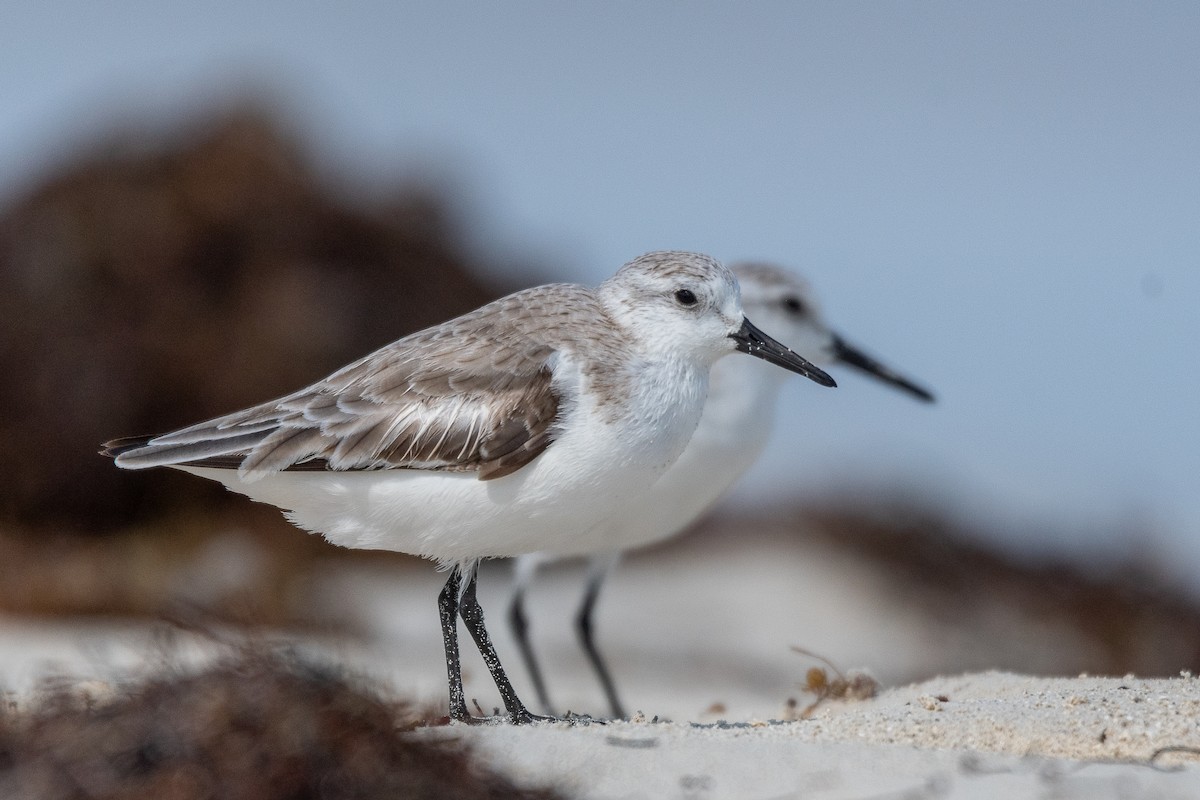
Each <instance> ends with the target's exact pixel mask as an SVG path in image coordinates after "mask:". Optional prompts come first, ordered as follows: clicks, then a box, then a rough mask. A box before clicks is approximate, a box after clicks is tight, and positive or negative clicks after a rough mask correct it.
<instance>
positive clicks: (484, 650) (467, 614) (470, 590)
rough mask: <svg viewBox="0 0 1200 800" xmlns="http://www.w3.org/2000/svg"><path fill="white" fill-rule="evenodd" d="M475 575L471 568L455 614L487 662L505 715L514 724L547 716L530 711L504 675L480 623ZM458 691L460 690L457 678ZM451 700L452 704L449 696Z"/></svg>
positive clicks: (485, 630) (481, 619)
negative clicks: (464, 625) (460, 619)
mask: <svg viewBox="0 0 1200 800" xmlns="http://www.w3.org/2000/svg"><path fill="white" fill-rule="evenodd" d="M475 578H476V575H475V571H474V570H472V571H471V576H470V577H469V578H468V579H467V586H466V588H465V589H464V590H463V592H462V595H461V597H460V598H459V604H458V613H459V615H460V616H461V617H462V621H463V622H464V623H466V626H467V631H469V632H470V634H471V638H472V639H474V640H475V646H476V647H478V648H479V654H480V655H481V656H483V663H484V664H485V665H487V668H488V672H490V673H492V680H493V681H495V682H496V688H497V689H499V690H500V698H501V699H502V700H503V701H504V707H505V708H506V709H507V710H508V715H509V717H511V718H512V721H513V723H515V724H517V725H522V724H524V723H527V722H534V721H536V720H541V719H551V718H550V717H539V716H538V715H536V714H533V713H530V711H529V709H527V708H526V707H525V704H524V703H522V702H521V698H519V697H517V693H516V691H515V690H514V689H513V687H512V683H510V682H509V680H508V676H507V675H505V674H504V667H502V666H501V665H500V657H499V656H497V655H496V648H495V647H493V646H492V640H491V638H490V637H489V636H488V632H487V628H485V627H484V625H483V609H482V608H480V607H479V600H478V598H476V596H475ZM459 691H460V692H461V691H462V688H461V681H460V687H459ZM451 692H452V693H453V680H452V681H451ZM451 703H453V699H452V700H451ZM464 707H465V704H464Z"/></svg>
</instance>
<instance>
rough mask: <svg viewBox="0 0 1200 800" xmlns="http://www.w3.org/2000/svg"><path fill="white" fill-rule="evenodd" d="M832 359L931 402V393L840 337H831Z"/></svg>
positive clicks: (835, 335)
mask: <svg viewBox="0 0 1200 800" xmlns="http://www.w3.org/2000/svg"><path fill="white" fill-rule="evenodd" d="M832 347H833V357H834V358H836V359H837V360H838V361H841V362H842V363H844V364H849V365H850V366H852V367H857V368H858V369H861V370H862V371H863V372H866V373H868V374H870V375H874V376H875V377H876V378H879V380H881V381H883V382H884V383H890V384H891V385H892V386H895V387H896V388H897V389H903V390H904V391H906V392H908V393H909V394H911V395H913V396H914V397H918V398H920V399H921V400H924V401H925V402H926V403H932V402H933V393H932V392H930V391H929V390H928V389H926V388H925V387H923V386H918V385H917V384H915V383H913V382H912V381H910V380H909V379H908V378H906V377H904V376H903V375H901V374H899V373H897V372H894V371H892V370H891V369H890V368H888V367H885V366H884V365H883V364H880V363H879V362H878V361H876V360H875V359H873V358H871V357H870V356H868V355H867V354H866V353H864V352H862V351H861V350H858V349H856V348H854V347H851V346H850V345H848V344H846V342H845V341H844V340H843V339H842V337H840V336H838V335H837V334H834V336H833V345H832Z"/></svg>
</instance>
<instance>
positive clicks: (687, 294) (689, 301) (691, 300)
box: [675, 289, 696, 306]
mask: <svg viewBox="0 0 1200 800" xmlns="http://www.w3.org/2000/svg"><path fill="white" fill-rule="evenodd" d="M675 299H676V300H678V301H679V304H680V305H681V306H694V305H696V294H695V292H693V291H692V290H691V289H680V290H679V291H677V292H676V293H675Z"/></svg>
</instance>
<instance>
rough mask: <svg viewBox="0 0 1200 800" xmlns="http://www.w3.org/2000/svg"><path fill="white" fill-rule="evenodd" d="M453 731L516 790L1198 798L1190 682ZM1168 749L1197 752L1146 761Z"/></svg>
mask: <svg viewBox="0 0 1200 800" xmlns="http://www.w3.org/2000/svg"><path fill="white" fill-rule="evenodd" d="M939 697H943V698H946V699H945V700H942V699H938V698H939ZM434 735H445V732H443V731H439V732H435V733H434ZM453 735H456V736H460V737H462V738H463V739H464V740H465V741H467V742H469V743H471V744H472V745H473V746H475V747H476V748H477V749H478V750H479V751H480V752H481V753H482V754H484V755H486V757H487V759H488V760H489V762H490V763H492V764H493V765H495V766H497V767H499V768H501V769H504V770H505V771H507V772H509V773H510V774H512V775H513V776H514V777H516V778H517V779H518V780H521V781H525V782H529V783H531V784H543V785H544V784H545V783H546V782H547V781H549V782H550V783H552V784H553V785H556V786H560V787H562V788H563V789H565V790H566V791H567V792H569V793H571V794H572V795H575V796H579V797H588V798H668V797H679V798H709V799H711V800H717V798H746V799H747V800H749V799H750V798H792V797H795V798H808V797H820V798H865V797H871V798H875V797H889V798H890V797H895V798H925V797H928V798H935V797H937V798H949V797H954V798H958V797H962V798H992V797H995V798H1014V797H1055V798H1075V797H1078V798H1106V797H1113V798H1117V797H1120V798H1141V797H1146V798H1150V797H1157V798H1168V797H1170V798H1185V797H1189V798H1190V797H1200V680H1197V679H1195V678H1190V677H1189V678H1179V679H1159V680H1137V679H1097V678H1052V679H1047V678H1032V677H1027V676H1021V675H1013V674H1007V673H997V672H993V673H982V674H972V675H963V676H959V677H953V678H938V679H935V680H931V681H927V682H925V683H921V684H916V685H912V686H906V687H903V688H899V689H893V690H890V691H887V692H885V693H884V694H882V695H881V696H880V697H878V698H877V699H875V700H870V701H864V702H856V703H840V702H839V703H829V704H826V705H824V706H823V707H821V708H820V709H819V710H818V711H817V713H816V714H815V715H814V717H813V718H812V719H809V720H802V721H798V722H790V723H751V724H750V725H749V726H743V725H735V726H734V727H722V726H708V727H695V726H693V725H689V724H686V723H669V724H651V723H647V722H641V723H617V724H609V725H603V726H600V725H594V726H589V727H568V726H564V725H542V726H538V727H535V728H533V729H520V728H514V727H512V726H496V727H485V728H483V727H480V728H470V727H466V726H454V728H453ZM1170 747H1178V748H1192V749H1193V750H1194V751H1195V752H1190V753H1178V752H1177V753H1173V754H1166V753H1164V754H1159V755H1158V756H1157V757H1156V756H1155V754H1156V751H1158V750H1160V748H1170ZM1152 759H1153V760H1152Z"/></svg>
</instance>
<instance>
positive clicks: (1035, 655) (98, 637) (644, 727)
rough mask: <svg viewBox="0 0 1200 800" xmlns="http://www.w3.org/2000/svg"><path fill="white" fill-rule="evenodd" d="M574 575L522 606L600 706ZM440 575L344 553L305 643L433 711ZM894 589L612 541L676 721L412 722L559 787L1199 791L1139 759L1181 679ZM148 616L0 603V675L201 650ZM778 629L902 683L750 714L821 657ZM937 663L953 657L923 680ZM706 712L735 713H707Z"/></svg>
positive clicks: (637, 663) (470, 673) (818, 568)
mask: <svg viewBox="0 0 1200 800" xmlns="http://www.w3.org/2000/svg"><path fill="white" fill-rule="evenodd" d="M735 534H738V532H735ZM505 569H506V567H505V566H504V565H499V564H497V565H489V567H488V569H486V570H485V572H484V574H483V577H482V579H481V588H480V596H481V600H482V602H483V604H484V607H485V609H486V610H487V612H488V614H489V619H490V621H491V625H490V627H491V628H492V630H493V632H494V633H495V638H496V640H497V646H498V648H499V650H500V653H501V656H502V658H503V659H504V660H505V663H506V665H507V666H508V667H509V671H510V673H511V675H512V677H513V680H514V682H515V683H516V685H517V688H518V690H519V691H520V692H522V694H523V695H524V696H525V698H526V700H527V701H528V702H532V700H533V698H532V694H531V692H529V690H528V683H527V680H526V676H525V674H524V671H523V670H522V669H521V667H520V665H519V662H518V660H517V658H516V654H515V648H514V645H513V643H512V641H511V640H510V639H509V637H508V636H507V634H506V633H505V630H504V628H505V626H504V624H503V623H504V616H503V610H504V603H505V590H504V584H505V580H504V579H505V577H506V576H505V572H504V570H505ZM578 574H579V573H578V571H577V570H574V569H571V568H561V569H556V570H552V571H550V572H549V573H548V574H547V575H546V580H545V581H544V582H542V583H540V584H539V585H538V586H537V587H536V590H535V592H534V594H533V596H532V598H531V605H530V615H531V617H532V619H533V622H534V630H535V633H536V636H537V642H538V643H539V645H540V648H541V650H542V652H543V653H544V654H545V668H546V671H547V673H548V676H549V677H550V682H551V688H552V690H553V693H554V696H555V698H556V699H557V700H558V702H559V703H560V705H561V707H563V708H567V707H569V708H572V709H574V710H577V711H583V712H590V713H594V714H601V713H603V712H604V710H605V709H604V708H603V705H602V703H601V698H600V693H599V690H598V689H597V688H596V686H595V684H594V681H593V679H592V676H591V675H590V673H589V672H588V670H587V669H586V667H585V666H584V664H583V662H582V660H581V658H580V656H579V655H578V652H577V648H576V646H575V642H574V636H573V632H572V629H571V625H570V620H571V616H572V613H573V609H574V605H575V602H576V593H577V590H578ZM930 579H931V580H936V576H931V578H930ZM443 580H444V576H443V575H441V574H439V573H437V572H436V571H435V570H434V569H433V568H432V567H431V566H429V565H424V564H410V565H404V564H396V563H393V562H389V563H386V564H380V565H374V566H372V565H364V564H356V565H353V566H347V565H345V564H342V565H341V566H339V567H337V568H336V571H331V572H330V574H329V577H328V580H327V581H326V582H325V583H324V585H323V586H318V587H314V589H313V593H312V600H313V601H314V602H315V603H317V604H319V605H320V606H321V607H322V608H325V609H326V610H328V611H329V613H330V614H332V615H334V616H338V615H339V614H342V615H349V616H353V617H354V618H356V619H357V620H358V623H357V625H358V629H359V631H358V634H350V633H347V635H346V636H344V637H339V638H330V637H324V638H322V639H320V640H317V641H313V640H306V642H307V643H308V644H310V645H311V646H313V647H315V648H316V649H318V650H319V651H320V652H322V653H324V654H325V656H326V657H328V658H332V659H336V660H337V661H339V662H345V663H348V664H350V665H352V666H354V667H356V668H358V669H360V670H365V671H366V672H368V673H370V674H372V675H374V676H375V677H376V678H378V679H379V680H381V681H383V682H384V683H386V684H387V685H388V686H391V687H393V688H394V690H395V691H396V693H397V694H400V695H402V696H407V697H413V698H417V699H419V700H422V701H427V702H430V703H438V704H441V705H442V706H443V707H444V703H445V691H446V689H445V665H444V660H443V657H442V652H441V637H440V633H439V631H438V627H437V618H436V611H435V603H436V596H437V593H438V590H439V588H440V585H441V583H442V581H443ZM894 591H895V590H894V587H893V588H888V587H886V586H885V585H884V582H882V581H880V579H879V576H878V574H877V573H873V572H872V571H871V570H869V569H867V568H865V567H864V566H863V565H862V564H859V563H857V562H854V561H853V560H852V559H850V558H849V557H848V556H846V555H845V554H844V553H840V552H836V551H832V550H821V549H820V548H816V549H811V548H810V549H808V550H800V549H798V548H795V547H791V546H786V544H784V545H781V542H780V540H779V539H778V538H777V537H775V538H773V537H770V536H755V535H753V534H751V533H749V532H747V533H746V535H745V536H740V535H739V537H738V538H737V539H736V547H730V546H729V540H728V539H726V540H720V539H718V538H715V537H699V538H697V539H694V540H689V541H685V542H681V543H679V544H678V545H676V546H673V547H672V548H670V549H665V550H659V551H655V552H650V553H647V554H642V555H639V556H636V557H635V558H633V559H632V560H631V561H630V563H629V564H628V565H626V567H625V568H623V569H622V570H621V571H620V572H618V574H617V576H616V578H615V580H614V581H613V583H612V585H611V586H610V587H609V588H608V591H607V593H606V595H605V596H604V598H603V601H602V605H601V609H600V615H599V632H600V639H601V642H602V644H603V645H604V646H605V648H606V651H607V652H608V653H609V654H610V655H611V665H612V668H613V671H614V673H615V674H616V676H617V678H618V680H619V683H620V686H621V688H622V690H623V692H624V695H625V697H626V699H627V702H628V703H629V705H630V706H631V707H634V708H637V709H641V710H642V711H644V712H645V713H646V715H647V716H651V715H655V714H657V715H659V716H660V717H669V718H671V719H673V720H675V722H672V723H651V722H647V721H642V722H622V723H613V724H609V725H603V726H601V725H594V726H589V727H571V726H567V725H561V724H559V725H539V726H534V727H530V728H516V727H512V726H508V725H498V726H486V727H470V726H462V725H454V726H451V727H449V728H440V729H433V730H429V731H425V732H422V733H421V734H420V735H428V736H452V737H456V738H460V739H462V740H464V741H467V742H469V743H471V744H472V745H474V746H475V747H476V748H477V750H478V752H479V753H480V754H481V755H482V756H483V757H484V758H486V759H487V760H488V761H489V762H491V763H492V764H494V765H496V766H497V767H499V768H500V769H503V770H505V771H508V772H510V773H511V774H513V775H514V776H516V777H517V778H518V779H520V780H522V781H527V782H529V783H531V784H546V783H552V784H555V785H558V786H561V787H562V788H564V789H566V790H567V791H568V792H569V793H571V794H573V795H576V796H580V797H594V798H693V799H695V800H717V799H718V798H748V799H749V798H810V797H812V798H897V799H898V798H927V797H928V798H960V797H962V798H992V797H995V798H1004V800H1011V798H1024V797H1030V798H1032V797H1039V798H1041V797H1046V798H1109V797H1111V798H1143V797H1144V798H1151V797H1153V798H1192V797H1195V798H1200V757H1197V756H1195V755H1192V754H1190V753H1177V754H1173V755H1170V754H1168V755H1164V756H1161V757H1159V758H1157V759H1156V760H1154V761H1153V763H1151V761H1150V759H1151V757H1152V756H1153V755H1154V753H1155V751H1157V750H1159V749H1160V748H1166V747H1185V748H1200V680H1198V679H1196V678H1191V677H1179V678H1173V679H1157V680H1144V679H1139V678H1132V677H1129V678H1123V679H1114V678H1103V679H1101V678H1086V677H1070V678H1034V677H1027V676H1024V675H1018V674H1012V673H1006V672H996V671H984V672H980V671H979V670H980V669H981V668H982V669H987V668H988V667H1005V668H1010V669H1011V668H1013V666H1014V665H1018V666H1019V668H1020V670H1021V671H1022V672H1044V673H1058V674H1072V665H1073V664H1075V663H1077V661H1078V660H1079V659H1081V658H1083V657H1084V656H1086V654H1087V651H1086V647H1087V645H1086V643H1084V642H1081V641H1080V640H1079V639H1078V637H1077V636H1075V635H1074V634H1073V632H1072V631H1071V630H1070V629H1069V628H1065V627H1061V626H1058V625H1055V624H1050V623H1045V622H1043V623H1038V624H1031V623H1029V622H1028V621H1027V620H1023V619H1021V618H1020V617H1018V616H1015V615H1013V614H1010V613H1009V612H1008V611H1006V610H1005V609H1004V608H1001V607H995V606H985V607H984V608H983V610H982V611H980V610H979V609H974V610H972V609H955V610H954V612H955V613H954V614H952V615H946V616H945V617H943V618H942V619H938V620H933V619H929V618H926V617H923V616H921V615H920V614H919V613H918V612H917V611H915V610H914V608H913V607H910V605H908V604H906V603H905V602H904V598H903V597H897V596H896V595H895V594H894ZM161 630H162V626H152V625H147V624H146V623H144V622H131V623H123V624H117V623H112V624H105V625H100V624H97V623H96V622H95V621H89V622H86V623H82V622H81V623H75V624H71V623H63V624H53V625H51V624H46V623H42V622H33V621H29V620H4V619H0V679H2V680H3V681H4V682H5V684H6V685H7V687H8V688H9V689H13V690H17V691H18V692H25V691H28V690H29V687H30V686H31V685H32V684H33V682H34V679H35V676H37V675H38V674H40V673H43V672H44V671H45V669H46V668H47V666H48V665H51V664H52V665H54V666H55V668H56V671H59V672H68V673H71V674H74V675H76V676H78V677H80V678H82V679H88V678H99V679H101V680H105V679H111V678H113V677H115V676H117V675H119V674H121V673H123V672H124V671H125V670H127V669H128V668H129V667H130V665H138V664H140V665H141V666H142V668H143V669H144V668H147V665H148V664H149V666H151V667H152V666H153V663H155V658H156V654H157V657H161V656H162V654H163V653H164V651H165V652H170V653H174V654H175V655H174V656H172V657H170V658H168V659H167V660H168V661H173V662H174V663H176V664H177V663H178V654H179V652H180V650H179V648H180V647H183V648H184V650H183V652H184V654H185V655H187V657H189V658H190V657H193V656H195V655H196V654H197V653H200V654H202V653H203V652H204V650H205V648H206V647H210V646H211V643H209V644H207V645H206V644H205V643H203V642H197V641H196V640H195V638H194V637H190V636H187V635H179V634H175V635H172V636H169V637H168V643H169V646H166V647H164V645H163V643H162V639H161V635H160V633H159V632H160V631H161ZM792 645H799V646H802V647H805V648H807V649H809V650H813V651H816V652H820V653H822V654H823V655H825V656H827V657H829V658H830V659H832V660H834V661H836V662H837V663H838V664H839V665H840V666H841V667H843V668H844V669H845V668H852V667H866V668H868V669H869V670H870V671H871V672H872V673H873V674H874V675H875V676H876V677H878V678H879V679H880V680H881V681H882V682H883V684H884V685H885V687H887V686H892V687H896V686H898V687H900V688H890V689H885V690H884V691H883V692H882V693H881V694H880V696H879V697H877V698H876V699H874V700H870V701H862V702H857V703H836V702H826V703H823V704H821V705H820V706H818V708H817V709H816V710H815V712H814V714H813V716H812V718H811V719H807V720H802V721H798V722H792V723H766V722H762V721H763V720H769V719H771V718H777V717H781V716H782V715H783V714H784V713H785V708H786V704H787V701H788V699H789V698H793V699H795V700H796V701H798V702H799V704H800V706H801V707H803V706H805V705H807V704H808V703H809V702H811V700H812V697H811V696H810V695H807V694H806V693H805V692H804V691H803V690H802V689H801V684H802V683H803V681H804V677H805V671H806V670H807V669H808V668H809V667H812V666H818V665H819V664H818V662H815V661H813V660H812V659H808V658H805V657H802V656H800V655H798V654H796V653H795V652H793V651H792V649H791V647H792ZM469 650H470V648H468V647H466V646H465V645H464V653H467V652H469ZM189 654H190V655H189ZM464 665H465V669H466V673H467V676H466V686H467V692H468V697H473V698H474V697H477V698H478V699H479V702H480V703H482V704H483V705H484V706H485V707H489V708H490V707H491V706H494V705H495V704H497V703H498V699H497V697H496V693H495V689H494V687H493V686H492V685H491V681H490V679H489V678H488V676H487V673H486V671H485V670H484V669H483V668H482V665H481V663H480V662H479V661H478V659H475V658H472V659H468V660H466V661H465V662H464ZM1074 671H1075V672H1077V671H1078V668H1077V667H1076V668H1075V669H1074ZM938 672H943V673H947V674H954V675H956V676H957V677H947V678H936V679H932V680H920V677H921V676H928V675H932V674H937V673H938ZM914 680H917V681H919V682H915V683H914V682H913V681H914ZM940 698H945V699H940ZM721 717H723V718H725V719H728V720H733V721H734V724H733V726H732V727H718V726H716V725H714V723H715V722H716V720H717V719H719V718H721ZM692 722H696V723H699V724H701V725H705V726H707V727H696V726H695V725H693V724H691V723H692Z"/></svg>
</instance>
